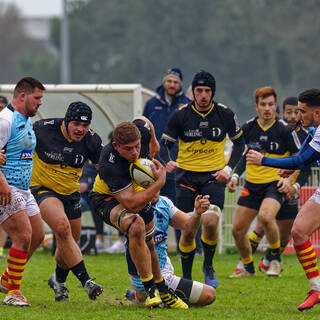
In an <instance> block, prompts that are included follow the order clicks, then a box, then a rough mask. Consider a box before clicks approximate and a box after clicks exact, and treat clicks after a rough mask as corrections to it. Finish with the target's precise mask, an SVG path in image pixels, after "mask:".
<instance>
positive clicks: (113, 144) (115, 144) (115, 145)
mask: <svg viewBox="0 0 320 320" xmlns="http://www.w3.org/2000/svg"><path fill="white" fill-rule="evenodd" d="M111 143H112V146H113V147H114V148H115V149H116V150H118V149H117V148H118V145H117V143H116V142H115V141H112V142H111Z"/></svg>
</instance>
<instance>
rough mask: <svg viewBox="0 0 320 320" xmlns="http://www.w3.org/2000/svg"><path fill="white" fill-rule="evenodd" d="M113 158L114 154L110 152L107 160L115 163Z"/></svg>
mask: <svg viewBox="0 0 320 320" xmlns="http://www.w3.org/2000/svg"><path fill="white" fill-rule="evenodd" d="M114 158H115V156H114V154H113V153H110V155H109V160H108V161H109V162H111V163H115V162H114Z"/></svg>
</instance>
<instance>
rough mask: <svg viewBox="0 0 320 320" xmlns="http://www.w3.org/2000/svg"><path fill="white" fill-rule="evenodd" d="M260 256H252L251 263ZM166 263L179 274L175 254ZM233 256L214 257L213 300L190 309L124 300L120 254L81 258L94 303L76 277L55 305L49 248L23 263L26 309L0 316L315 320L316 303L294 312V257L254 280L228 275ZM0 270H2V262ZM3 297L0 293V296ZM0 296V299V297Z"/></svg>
mask: <svg viewBox="0 0 320 320" xmlns="http://www.w3.org/2000/svg"><path fill="white" fill-rule="evenodd" d="M260 257H261V256H260V255H257V256H255V262H256V266H257V264H258V261H259V259H260ZM171 258H172V262H173V264H174V266H175V268H176V270H177V272H176V273H177V274H180V273H181V271H180V270H181V267H180V262H179V260H178V257H176V256H173V257H171ZM237 259H238V256H237V255H217V256H216V257H215V268H216V271H217V274H218V278H219V287H218V288H217V299H216V301H215V303H213V304H212V305H210V306H207V307H203V308H195V307H193V308H191V309H190V310H187V311H184V310H168V309H152V310H148V309H146V308H144V307H141V306H136V305H133V304H132V303H131V302H129V301H127V300H126V299H125V298H124V293H125V290H126V289H128V288H130V285H129V280H128V277H127V273H126V263H125V259H124V256H123V255H117V254H114V255H107V254H101V255H99V256H97V257H94V256H85V262H86V266H87V269H88V271H89V274H90V275H91V276H92V277H96V278H97V282H99V283H100V284H102V285H103V286H104V289H105V291H104V293H103V294H102V296H100V297H99V298H98V300H97V301H91V300H89V299H88V297H87V295H86V293H85V291H84V290H83V289H82V287H81V285H80V283H79V282H78V280H77V279H76V278H75V277H74V275H73V274H72V273H71V274H70V275H69V278H68V282H67V287H68V289H69V297H70V302H69V303H56V302H55V301H54V294H53V291H52V290H51V289H50V288H49V286H48V285H47V279H48V278H49V275H50V274H51V273H52V272H53V271H54V268H55V264H54V260H53V258H52V257H51V255H50V253H49V252H44V251H39V252H36V253H35V255H34V256H33V257H32V259H31V260H30V262H29V263H28V265H27V268H26V270H25V276H24V280H23V285H22V292H23V294H24V295H25V296H26V297H27V298H28V301H29V302H30V303H31V304H32V307H30V308H16V307H7V306H0V319H1V320H7V319H10V320H11V319H12V320H13V319H14V320H24V319H25V320H31V319H37V320H38V319H44V320H46V319H56V320H59V319H64V320H65V319H76V320H80V319H145V318H149V319H176V320H177V319H182V318H183V319H193V320H194V319H237V320H238V319H257V320H262V319H266V320H270V319H275V320H278V319H290V320H292V319H319V318H320V316H319V312H320V305H319V306H315V307H314V308H313V309H312V310H308V311H305V312H303V313H300V312H299V311H297V309H296V307H297V305H299V304H300V303H301V302H302V301H303V300H304V299H305V297H306V293H307V292H308V291H309V283H308V281H307V280H306V277H305V275H304V273H303V271H302V268H301V266H300V264H299V263H298V261H297V259H296V257H295V256H285V257H284V258H283V261H284V265H283V269H284V271H283V272H282V275H281V277H280V278H267V277H266V276H264V275H262V274H261V273H260V272H258V273H257V277H254V278H242V279H229V278H228V275H230V274H231V273H232V272H233V270H234V268H235V265H236V263H237ZM0 266H1V269H4V268H5V266H6V265H5V263H4V261H3V260H1V261H0ZM201 266H202V257H195V263H194V271H193V277H194V279H195V280H199V281H203V274H202V271H201ZM2 297H4V295H2ZM2 297H1V298H2Z"/></svg>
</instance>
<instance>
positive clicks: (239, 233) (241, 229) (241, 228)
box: [232, 224, 248, 238]
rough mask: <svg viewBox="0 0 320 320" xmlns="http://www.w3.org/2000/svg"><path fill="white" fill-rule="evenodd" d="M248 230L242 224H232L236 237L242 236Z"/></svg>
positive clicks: (233, 233)
mask: <svg viewBox="0 0 320 320" xmlns="http://www.w3.org/2000/svg"><path fill="white" fill-rule="evenodd" d="M247 231H248V230H246V228H244V226H242V225H240V224H234V225H233V226H232V235H233V237H234V238H238V237H242V236H244V235H245V234H246V233H247Z"/></svg>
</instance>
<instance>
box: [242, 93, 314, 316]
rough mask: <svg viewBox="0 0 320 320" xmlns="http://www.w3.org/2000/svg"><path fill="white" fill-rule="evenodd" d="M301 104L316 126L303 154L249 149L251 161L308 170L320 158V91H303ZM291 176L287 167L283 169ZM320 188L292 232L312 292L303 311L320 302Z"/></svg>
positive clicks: (301, 307) (307, 123)
mask: <svg viewBox="0 0 320 320" xmlns="http://www.w3.org/2000/svg"><path fill="white" fill-rule="evenodd" d="M298 100H299V102H298V106H299V110H300V112H301V121H302V125H303V126H304V127H307V126H314V127H316V128H317V129H316V131H315V134H314V136H313V137H312V134H311V133H310V134H309V135H308V137H307V138H306V140H305V141H304V143H303V145H302V147H301V149H300V151H299V153H298V155H297V156H294V157H285V158H283V159H273V158H270V157H266V156H264V155H263V154H261V153H260V152H257V151H256V150H249V152H248V154H247V161H248V162H249V163H251V164H252V165H257V166H258V165H263V166H268V167H269V166H271V167H275V168H283V169H304V168H305V167H306V166H308V165H311V164H312V163H313V162H314V161H317V160H320V129H319V125H320V90H319V89H315V88H313V89H309V90H306V91H303V92H302V93H300V95H299V97H298ZM280 174H282V175H287V174H288V172H287V170H282V171H280ZM319 211H320V189H319V188H318V189H317V190H316V191H315V193H314V194H313V195H312V196H311V198H309V200H308V201H307V202H306V203H305V204H304V205H303V206H302V208H301V209H300V211H299V213H298V215H297V217H296V219H295V221H294V223H293V226H292V231H291V235H292V238H293V244H294V247H295V249H296V254H297V257H298V260H299V262H300V264H301V266H302V268H303V270H304V272H305V274H306V277H307V279H308V280H309V283H310V287H311V289H310V291H309V292H308V295H307V298H306V299H305V301H304V302H303V303H302V304H300V305H299V306H298V310H299V311H303V310H307V309H311V308H312V307H313V306H314V305H315V304H318V303H320V275H319V268H318V264H317V254H316V252H315V250H314V248H313V245H312V243H311V241H310V239H309V238H310V236H311V234H312V233H313V232H315V231H316V230H318V229H319V227H320V217H319Z"/></svg>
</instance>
